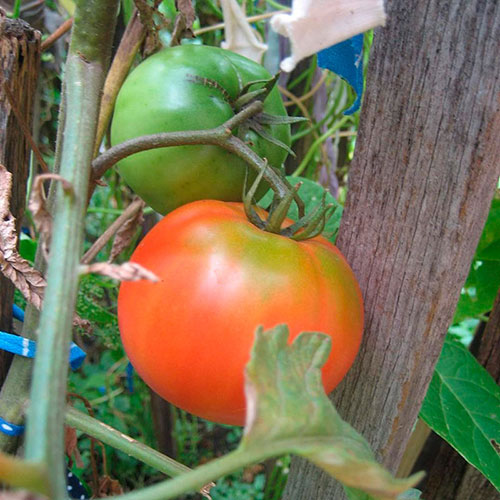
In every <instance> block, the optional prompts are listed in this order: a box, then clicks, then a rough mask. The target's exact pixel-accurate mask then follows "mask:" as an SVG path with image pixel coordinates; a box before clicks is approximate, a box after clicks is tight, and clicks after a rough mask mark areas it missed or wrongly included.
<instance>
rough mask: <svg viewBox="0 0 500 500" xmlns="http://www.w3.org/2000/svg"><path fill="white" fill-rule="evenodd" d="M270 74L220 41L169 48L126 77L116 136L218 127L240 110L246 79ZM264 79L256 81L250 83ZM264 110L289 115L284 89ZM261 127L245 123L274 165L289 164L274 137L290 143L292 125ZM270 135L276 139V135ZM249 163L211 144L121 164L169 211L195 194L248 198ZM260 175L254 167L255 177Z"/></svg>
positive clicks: (135, 185)
mask: <svg viewBox="0 0 500 500" xmlns="http://www.w3.org/2000/svg"><path fill="white" fill-rule="evenodd" d="M270 77H271V75H270V74H269V73H268V72H267V70H266V69H264V68H263V67H262V66H261V65H259V64H257V63H255V62H253V61H251V60H249V59H246V58H245V57H242V56H239V55H237V54H235V53H233V52H230V51H227V50H223V49H220V48H218V47H208V46H204V45H180V46H177V47H173V48H168V49H164V50H163V51H161V52H158V53H157V54H155V55H153V56H151V57H149V58H148V59H146V60H145V61H144V62H143V63H141V64H140V65H139V66H138V67H137V68H136V69H135V70H134V71H133V72H132V73H131V74H130V75H129V77H128V78H127V80H126V81H125V83H124V85H123V87H122V89H121V90H120V93H119V95H118V98H117V102H116V107H115V111H114V117H113V122H112V126H111V142H112V143H113V144H118V143H121V142H123V141H125V140H127V139H132V138H135V137H139V136H142V135H147V134H155V133H159V132H172V131H181V130H201V129H209V128H214V127H216V126H218V125H221V124H222V123H224V122H225V121H226V120H228V119H229V118H231V117H232V116H234V114H235V112H237V111H238V105H237V99H238V97H239V95H240V92H241V91H242V90H243V89H244V87H245V85H247V84H249V83H250V82H252V81H257V80H263V79H269V78H270ZM263 85H264V83H263V82H261V83H258V84H254V85H251V86H250V90H251V91H253V90H256V89H258V88H261V87H262V86H263ZM263 111H264V112H265V113H267V114H268V115H274V116H286V111H285V108H284V106H283V102H282V100H281V97H280V94H279V92H278V89H277V88H274V89H272V91H271V92H270V94H269V95H268V96H267V98H266V99H265V101H264V110H263ZM256 129H258V130H259V134H260V135H259V134H257V133H256V132H255V130H252V129H248V130H242V129H241V127H240V135H241V136H242V137H241V138H242V139H243V140H244V141H245V142H247V143H248V144H249V145H250V146H251V147H252V149H253V150H254V151H255V152H256V153H257V154H258V155H259V156H261V157H263V158H267V160H268V161H269V163H270V165H272V166H274V167H281V165H282V163H283V161H284V160H285V158H286V156H287V151H286V149H284V148H283V147H281V146H280V145H278V144H277V143H276V142H273V140H276V139H277V140H278V141H280V142H281V143H283V144H285V145H286V146H287V147H288V146H290V126H289V125H288V124H283V123H272V124H269V123H262V124H257V125H256ZM262 134H264V136H266V137H268V138H269V137H272V138H274V139H272V140H271V141H269V140H268V139H266V138H264V137H263V136H262ZM246 168H248V167H247V166H246V164H245V163H244V162H243V160H241V159H239V158H237V157H236V156H235V155H234V154H233V153H230V152H228V151H226V150H224V149H222V148H221V147H219V146H210V145H200V146H175V147H170V148H161V149H153V150H149V151H143V152H141V153H137V154H135V155H133V156H130V157H128V158H125V159H124V160H122V161H120V163H119V171H120V173H121V175H122V176H123V178H124V179H125V181H126V182H127V183H128V184H129V185H130V186H131V187H132V189H133V190H134V191H135V192H136V193H137V194H138V195H139V196H141V197H142V198H143V199H144V200H145V201H146V202H147V203H148V204H149V205H150V206H152V207H153V208H154V209H155V210H157V211H158V212H161V213H163V214H165V213H167V212H169V211H171V210H173V209H174V208H176V207H178V206H180V205H183V204H185V203H188V202H190V201H194V200H200V199H218V200H226V201H239V200H241V195H242V190H243V182H244V178H245V171H246ZM254 177H255V174H254V173H253V172H250V181H251V180H252V178H254ZM264 187H265V186H264ZM264 191H265V189H264ZM260 194H263V191H262V190H261V193H260Z"/></svg>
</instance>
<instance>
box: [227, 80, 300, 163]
mask: <svg viewBox="0 0 500 500" xmlns="http://www.w3.org/2000/svg"><path fill="white" fill-rule="evenodd" d="M279 76H280V73H276V75H274V76H273V77H272V78H269V79H263V80H254V81H251V82H248V83H247V84H246V85H245V86H244V87H243V88H242V89H241V90H240V93H239V95H238V97H237V98H236V100H235V101H234V102H233V103H231V105H232V107H233V110H234V112H235V113H238V112H239V111H241V110H243V109H244V108H245V107H247V106H249V105H250V104H252V103H253V102H255V101H261V102H264V101H265V100H266V98H267V96H268V95H269V93H270V92H271V90H272V89H273V88H274V86H275V85H276V83H277V81H278V78H279ZM258 84H264V86H263V87H261V88H259V89H257V90H250V89H251V87H252V86H253V85H258ZM306 120H307V118H304V117H293V116H277V115H272V114H269V113H265V112H260V113H258V114H256V115H254V116H252V117H250V118H248V119H247V120H246V121H245V122H244V123H243V124H242V125H241V126H240V128H239V130H238V134H237V136H238V137H239V138H240V139H242V140H245V136H246V135H247V133H248V132H249V130H252V131H254V132H255V133H256V134H258V135H259V136H260V137H262V138H263V139H264V140H266V141H268V142H270V143H272V144H274V145H275V146H278V147H280V148H282V149H284V150H285V151H286V152H287V153H288V154H290V155H292V156H293V157H295V153H294V152H293V151H292V149H290V148H289V147H288V146H287V145H286V144H285V143H284V142H282V141H280V140H279V139H277V138H276V137H274V136H273V135H272V134H271V133H269V132H268V131H267V129H266V128H265V126H266V125H267V126H270V125H284V124H291V123H298V122H302V121H306Z"/></svg>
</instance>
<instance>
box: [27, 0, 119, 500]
mask: <svg viewBox="0 0 500 500" xmlns="http://www.w3.org/2000/svg"><path fill="white" fill-rule="evenodd" d="M117 8H118V0H105V1H104V0H80V1H79V2H78V3H77V10H76V13H75V22H74V28H73V36H72V41H71V46H70V52H69V56H68V60H67V62H66V74H65V80H64V85H65V89H64V90H65V96H66V119H65V121H64V130H63V144H62V148H61V169H60V174H61V176H62V177H64V178H65V179H66V180H67V181H68V182H69V183H71V185H72V187H73V190H72V192H70V193H68V192H65V191H64V190H63V189H62V188H61V186H60V185H59V186H58V187H57V191H56V198H55V204H54V225H53V234H52V243H51V252H50V255H51V257H50V260H49V264H48V273H47V289H46V293H45V300H44V305H43V310H42V313H41V317H40V324H39V340H38V346H37V356H36V359H35V363H34V373H33V384H32V388H31V404H30V407H29V410H28V419H27V429H26V458H27V459H29V460H32V461H35V462H42V463H44V464H45V465H46V466H47V470H48V481H49V486H50V498H51V499H54V500H59V499H65V498H66V497H67V492H66V484H65V474H64V414H65V408H66V401H65V399H66V380H67V371H68V351H69V344H70V340H71V330H72V320H73V314H74V307H75V302H76V294H77V288H78V265H79V261H80V257H81V251H82V244H83V221H84V215H85V208H86V201H87V190H88V180H89V177H90V164H91V160H92V155H93V149H94V140H95V132H96V124H97V119H98V109H99V102H100V95H101V90H102V86H103V82H104V74H105V68H106V67H107V64H108V58H109V52H110V47H111V41H112V35H113V30H112V29H110V27H112V26H114V24H115V19H116V12H117Z"/></svg>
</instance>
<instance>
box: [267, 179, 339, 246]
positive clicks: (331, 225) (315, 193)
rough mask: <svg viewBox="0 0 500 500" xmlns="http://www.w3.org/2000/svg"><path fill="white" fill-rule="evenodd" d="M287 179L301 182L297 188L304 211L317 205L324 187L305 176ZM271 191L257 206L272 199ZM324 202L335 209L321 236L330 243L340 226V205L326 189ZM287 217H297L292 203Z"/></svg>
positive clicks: (268, 202)
mask: <svg viewBox="0 0 500 500" xmlns="http://www.w3.org/2000/svg"><path fill="white" fill-rule="evenodd" d="M287 180H288V181H289V182H290V184H292V186H295V185H296V184H297V183H299V182H302V187H301V188H300V190H299V196H300V197H301V198H302V200H303V201H304V204H305V209H306V213H308V212H311V211H312V210H314V208H315V207H317V206H318V205H319V204H320V203H321V200H322V198H323V193H325V188H324V187H323V186H322V185H321V184H318V183H317V182H315V181H312V180H311V179H306V178H305V177H292V176H287ZM272 198H273V193H272V192H271V191H269V192H268V193H267V194H266V195H265V196H264V198H262V200H260V202H259V206H261V207H263V208H267V207H268V206H269V205H270V204H271V201H272ZM325 203H326V204H327V205H328V204H330V203H332V204H333V205H334V206H335V207H336V209H335V211H334V212H333V214H332V215H331V216H330V218H329V219H328V221H327V223H326V225H325V229H324V231H323V236H325V237H326V238H328V239H329V240H330V241H331V242H332V243H335V239H336V237H337V232H338V230H339V226H340V219H341V217H342V206H341V205H340V204H339V202H338V201H337V200H336V199H335V198H334V197H333V196H332V195H331V194H330V193H329V192H328V191H326V198H325ZM288 217H289V218H290V219H292V220H294V221H297V220H298V219H299V214H298V209H297V205H295V203H292V206H291V207H290V210H289V211H288Z"/></svg>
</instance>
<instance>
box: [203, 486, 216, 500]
mask: <svg viewBox="0 0 500 500" xmlns="http://www.w3.org/2000/svg"><path fill="white" fill-rule="evenodd" d="M214 487H215V483H214V482H213V481H212V482H211V483H208V484H206V485H205V486H203V488H201V490H200V493H201V496H203V497H205V498H207V499H208V500H212V497H211V496H210V490H211V489H212V488H214Z"/></svg>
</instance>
